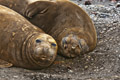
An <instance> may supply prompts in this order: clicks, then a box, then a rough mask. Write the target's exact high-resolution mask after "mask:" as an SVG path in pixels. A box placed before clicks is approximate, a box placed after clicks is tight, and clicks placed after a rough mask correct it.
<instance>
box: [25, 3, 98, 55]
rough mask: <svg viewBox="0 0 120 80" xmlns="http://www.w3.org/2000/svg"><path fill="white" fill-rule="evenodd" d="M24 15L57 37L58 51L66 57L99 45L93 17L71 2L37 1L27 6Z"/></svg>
mask: <svg viewBox="0 0 120 80" xmlns="http://www.w3.org/2000/svg"><path fill="white" fill-rule="evenodd" d="M25 15H26V17H28V20H29V21H30V22H31V23H33V24H35V25H36V26H38V27H39V28H41V29H43V30H44V31H45V32H46V33H48V34H50V35H51V36H53V37H54V38H55V40H56V41H57V43H58V46H59V49H58V50H59V53H60V54H62V55H64V56H66V57H75V56H78V55H79V54H80V53H86V52H90V51H92V50H94V48H95V47H96V43H97V36H96V30H95V27H94V25H93V23H92V21H91V19H90V17H89V16H88V15H87V14H86V12H85V11H84V10H82V9H81V8H80V7H79V6H77V5H76V4H74V3H72V2H69V1H56V2H50V1H37V2H34V3H31V4H30V5H28V6H27V8H26V10H25ZM74 36H75V38H74ZM64 39H65V40H64ZM79 41H81V42H79ZM63 42H64V43H65V45H63ZM79 43H80V44H79ZM73 45H75V46H73ZM81 46H82V48H80V47H81ZM74 47H75V48H76V49H75V48H74ZM72 48H73V50H72ZM65 49H66V50H65Z"/></svg>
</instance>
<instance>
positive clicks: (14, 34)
mask: <svg viewBox="0 0 120 80" xmlns="http://www.w3.org/2000/svg"><path fill="white" fill-rule="evenodd" d="M0 41H1V42H0V59H1V60H4V61H7V62H9V63H11V64H13V65H14V66H18V67H22V68H27V69H42V68H45V67H48V66H49V65H51V64H52V62H53V61H54V60H55V57H56V53H57V44H56V42H55V40H54V39H53V38H52V37H51V36H49V35H47V34H45V33H44V32H43V31H42V30H41V29H40V28H37V27H36V26H34V25H32V24H31V23H30V22H28V21H27V20H26V19H25V18H24V17H22V16H21V15H19V14H18V13H16V12H15V11H13V10H11V9H8V8H6V7H4V6H1V5H0ZM1 60H0V61H1ZM11 64H10V65H11ZM1 65H2V64H1V62H0V66H1ZM2 67H4V65H3V66H2Z"/></svg>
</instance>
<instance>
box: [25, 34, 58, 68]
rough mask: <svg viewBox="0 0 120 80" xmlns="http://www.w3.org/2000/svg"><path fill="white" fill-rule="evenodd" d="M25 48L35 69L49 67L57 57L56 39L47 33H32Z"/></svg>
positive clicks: (28, 58)
mask: <svg viewBox="0 0 120 80" xmlns="http://www.w3.org/2000/svg"><path fill="white" fill-rule="evenodd" d="M25 48H26V49H25V55H26V57H27V60H28V62H29V63H30V65H32V66H33V68H34V69H41V68H45V67H48V66H49V65H51V64H52V63H53V61H54V60H55V58H56V54H57V44H56V41H55V40H54V39H53V38H52V37H51V36H49V35H47V34H45V33H42V34H35V35H32V36H31V37H30V38H29V39H28V40H27V43H26V47H25Z"/></svg>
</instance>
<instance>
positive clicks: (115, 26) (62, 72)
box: [0, 1, 120, 80]
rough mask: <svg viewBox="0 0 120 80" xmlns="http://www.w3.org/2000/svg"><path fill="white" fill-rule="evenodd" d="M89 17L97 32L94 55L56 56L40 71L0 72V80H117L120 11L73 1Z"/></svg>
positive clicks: (119, 73)
mask: <svg viewBox="0 0 120 80" xmlns="http://www.w3.org/2000/svg"><path fill="white" fill-rule="evenodd" d="M73 2H75V3H76V4H78V5H79V6H80V7H82V8H83V9H84V10H85V11H86V12H87V13H88V14H89V16H90V17H91V19H92V20H93V22H94V25H95V27H96V30H97V35H98V43H97V47H96V49H95V50H94V51H92V52H90V53H88V54H84V55H80V56H79V57H77V58H75V59H66V58H63V57H61V56H59V55H58V56H57V58H56V61H55V62H54V63H53V65H52V66H50V67H48V68H47V69H42V70H27V69H22V68H16V67H11V68H2V69H0V80H120V32H119V31H120V7H117V8H116V5H117V4H118V3H110V2H108V1H106V2H103V3H102V2H93V3H92V5H86V6H85V5H84V2H81V1H73Z"/></svg>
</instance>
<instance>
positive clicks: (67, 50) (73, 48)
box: [60, 34, 89, 58]
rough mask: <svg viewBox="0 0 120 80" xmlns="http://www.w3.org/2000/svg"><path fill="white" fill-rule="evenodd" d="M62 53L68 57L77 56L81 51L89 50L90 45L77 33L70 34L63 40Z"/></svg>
mask: <svg viewBox="0 0 120 80" xmlns="http://www.w3.org/2000/svg"><path fill="white" fill-rule="evenodd" d="M60 47H61V51H60V52H61V53H64V54H62V55H64V56H66V57H71V58H72V57H76V56H79V55H80V54H81V53H84V52H87V51H89V47H88V45H87V44H86V41H85V40H84V39H81V38H79V37H78V36H77V35H73V34H69V35H67V36H66V37H63V38H62V40H61V45H60Z"/></svg>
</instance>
